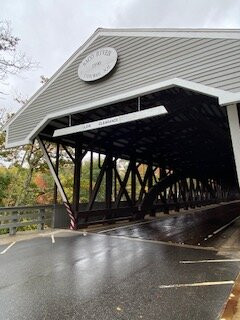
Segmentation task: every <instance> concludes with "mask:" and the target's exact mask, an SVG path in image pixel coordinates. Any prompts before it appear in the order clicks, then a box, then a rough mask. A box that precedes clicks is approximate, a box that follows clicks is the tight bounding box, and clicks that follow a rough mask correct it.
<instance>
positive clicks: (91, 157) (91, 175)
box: [88, 151, 93, 201]
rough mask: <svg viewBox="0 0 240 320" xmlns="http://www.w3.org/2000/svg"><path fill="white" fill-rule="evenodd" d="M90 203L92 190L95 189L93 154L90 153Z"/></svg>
mask: <svg viewBox="0 0 240 320" xmlns="http://www.w3.org/2000/svg"><path fill="white" fill-rule="evenodd" d="M89 166H90V168H89V192H88V193H89V201H90V199H91V196H92V188H93V152H92V151H91V152H90V163H89Z"/></svg>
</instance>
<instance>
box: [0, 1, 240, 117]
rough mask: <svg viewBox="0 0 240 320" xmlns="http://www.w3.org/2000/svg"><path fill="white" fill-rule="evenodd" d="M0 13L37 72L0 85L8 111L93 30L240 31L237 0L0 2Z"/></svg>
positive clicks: (32, 91)
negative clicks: (8, 22)
mask: <svg viewBox="0 0 240 320" xmlns="http://www.w3.org/2000/svg"><path fill="white" fill-rule="evenodd" d="M0 8H1V12H0V20H10V21H11V24H12V29H13V34H14V35H16V36H18V37H19V38H20V39H21V43H20V49H21V51H23V52H25V53H26V54H27V55H28V56H29V57H32V58H33V59H34V60H36V61H38V62H39V64H40V66H41V67H40V68H38V69H37V70H35V71H31V72H27V73H26V72H25V73H23V74H21V75H20V76H17V77H11V78H8V79H7V80H6V81H5V84H4V87H3V85H2V84H0V91H1V89H2V90H4V91H5V92H8V93H9V95H8V96H6V98H5V99H4V100H0V107H2V106H5V107H7V108H8V110H11V111H13V110H16V108H17V107H18V105H17V103H16V102H14V100H13V96H14V95H15V93H16V92H21V93H22V95H23V97H26V98H29V97H31V95H32V94H33V93H34V92H35V91H36V90H37V89H38V88H39V86H40V85H41V84H40V75H45V76H47V77H50V76H51V75H52V74H53V73H54V72H55V71H56V70H57V69H58V68H59V67H60V66H61V65H62V64H63V63H64V62H65V60H66V59H67V58H69V56H70V55H71V54H72V53H73V52H74V51H75V50H76V49H77V48H78V47H80V45H81V44H82V43H83V42H84V41H85V40H86V39H87V38H88V37H89V36H90V35H91V34H92V33H93V32H94V31H95V30H96V29H97V28H98V27H105V28H126V27H158V28H240V0H0ZM3 88H4V89H3Z"/></svg>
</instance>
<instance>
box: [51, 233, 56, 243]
mask: <svg viewBox="0 0 240 320" xmlns="http://www.w3.org/2000/svg"><path fill="white" fill-rule="evenodd" d="M51 238H52V243H55V239H54V235H53V234H51Z"/></svg>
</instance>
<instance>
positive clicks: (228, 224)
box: [213, 217, 240, 235]
mask: <svg viewBox="0 0 240 320" xmlns="http://www.w3.org/2000/svg"><path fill="white" fill-rule="evenodd" d="M239 218H240V217H237V218H235V219H233V220H232V221H230V222H229V223H227V224H225V225H224V226H222V227H221V228H219V229H217V230H216V231H214V232H213V234H214V235H215V234H217V233H219V232H221V231H222V230H223V229H225V228H227V227H228V226H230V224H232V223H233V222H234V221H236V220H237V219H239Z"/></svg>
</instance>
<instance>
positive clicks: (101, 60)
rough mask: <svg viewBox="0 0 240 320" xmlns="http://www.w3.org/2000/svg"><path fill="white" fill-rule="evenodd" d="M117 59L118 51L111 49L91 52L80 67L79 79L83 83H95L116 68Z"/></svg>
mask: <svg viewBox="0 0 240 320" xmlns="http://www.w3.org/2000/svg"><path fill="white" fill-rule="evenodd" d="M117 57H118V55H117V51H116V50H115V49H114V48H110V47H106V48H101V49H97V50H95V51H93V52H91V53H90V54H89V55H88V56H86V58H85V59H84V60H83V61H82V62H81V63H80V65H79V68H78V76H79V78H80V79H82V80H83V81H95V80H98V79H100V78H103V77H104V76H105V75H107V74H108V73H109V72H110V71H111V70H112V69H113V68H114V66H115V64H116V62H117Z"/></svg>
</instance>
